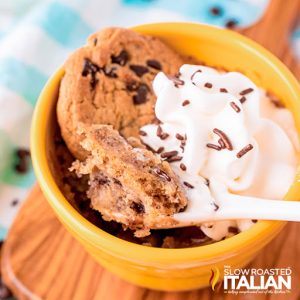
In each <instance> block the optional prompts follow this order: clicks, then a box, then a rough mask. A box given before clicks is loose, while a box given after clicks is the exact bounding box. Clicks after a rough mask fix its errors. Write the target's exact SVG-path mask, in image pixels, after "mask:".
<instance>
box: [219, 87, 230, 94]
mask: <svg viewBox="0 0 300 300" xmlns="http://www.w3.org/2000/svg"><path fill="white" fill-rule="evenodd" d="M220 93H228V91H227V90H226V89H225V88H220Z"/></svg>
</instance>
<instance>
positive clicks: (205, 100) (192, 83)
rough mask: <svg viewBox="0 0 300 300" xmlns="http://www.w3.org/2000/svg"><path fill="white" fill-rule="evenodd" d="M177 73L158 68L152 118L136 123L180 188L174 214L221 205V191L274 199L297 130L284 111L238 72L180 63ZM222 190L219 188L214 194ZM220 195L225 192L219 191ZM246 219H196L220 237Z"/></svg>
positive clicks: (290, 166) (290, 161)
mask: <svg viewBox="0 0 300 300" xmlns="http://www.w3.org/2000/svg"><path fill="white" fill-rule="evenodd" d="M179 74H180V75H179V76H178V77H176V78H169V77H167V76H166V75H165V74H164V73H162V72H161V73H159V74H158V75H157V76H156V78H155V80H154V82H153V89H154V92H155V94H156V96H157V102H156V105H155V114H156V117H157V119H158V120H159V121H160V124H148V125H145V126H143V127H142V128H141V139H142V141H143V143H145V144H146V145H148V146H149V147H151V148H152V149H153V150H154V151H155V152H156V155H157V156H158V157H160V158H162V159H166V160H167V161H169V162H170V165H171V167H172V169H173V170H174V172H175V173H176V174H177V175H178V177H179V178H180V181H181V182H182V186H183V188H184V189H185V192H186V195H187V198H188V200H189V201H188V206H187V208H186V210H185V211H184V212H182V213H178V214H176V215H175V216H174V217H175V219H178V220H179V221H181V222H185V221H188V222H192V221H193V220H197V217H198V216H199V214H203V215H207V216H211V217H212V219H213V215H214V214H215V213H216V211H218V210H222V205H223V203H225V202H226V199H224V191H225V190H226V192H227V193H232V194H236V195H240V196H241V198H240V199H241V201H240V203H239V205H243V203H242V196H246V195H247V196H254V197H260V198H266V199H282V198H283V197H284V195H285V194H286V192H287V191H288V188H289V187H290V185H291V184H292V182H293V180H294V176H295V173H296V166H297V151H298V138H297V134H296V129H295V125H294V121H293V117H292V114H291V113H290V112H289V111H288V110H287V109H285V108H282V107H278V106H279V105H278V103H277V102H276V100H274V99H273V98H270V97H268V96H267V95H266V92H265V91H264V90H262V89H260V88H258V87H257V86H256V85H255V84H254V83H253V82H252V81H251V80H250V79H249V78H247V77H246V76H244V75H243V74H241V73H238V72H228V73H221V72H219V71H217V70H216V69H213V68H209V67H206V66H196V65H183V66H182V67H181V68H180V73H179ZM220 195H223V196H220ZM225 198H226V197H225ZM253 222H254V221H252V220H225V221H216V222H210V223H204V224H202V225H201V229H202V231H203V232H204V233H205V234H206V235H207V236H209V237H211V238H212V239H214V240H220V239H222V238H224V237H226V236H229V235H231V234H233V233H236V232H235V231H236V229H237V230H238V231H243V230H246V229H248V228H249V227H250V226H251V225H252V224H253Z"/></svg>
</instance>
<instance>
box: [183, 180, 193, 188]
mask: <svg viewBox="0 0 300 300" xmlns="http://www.w3.org/2000/svg"><path fill="white" fill-rule="evenodd" d="M183 184H184V185H185V186H187V187H188V188H190V189H193V188H194V186H193V185H191V184H190V183H188V182H186V181H184V182H183Z"/></svg>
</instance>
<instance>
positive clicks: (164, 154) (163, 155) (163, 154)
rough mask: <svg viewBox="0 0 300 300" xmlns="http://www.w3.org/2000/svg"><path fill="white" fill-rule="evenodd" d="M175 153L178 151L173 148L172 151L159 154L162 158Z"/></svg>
mask: <svg viewBox="0 0 300 300" xmlns="http://www.w3.org/2000/svg"><path fill="white" fill-rule="evenodd" d="M177 154H178V151H176V150H174V151H168V152H163V153H162V154H161V155H160V156H161V157H162V158H169V157H172V156H175V155H177Z"/></svg>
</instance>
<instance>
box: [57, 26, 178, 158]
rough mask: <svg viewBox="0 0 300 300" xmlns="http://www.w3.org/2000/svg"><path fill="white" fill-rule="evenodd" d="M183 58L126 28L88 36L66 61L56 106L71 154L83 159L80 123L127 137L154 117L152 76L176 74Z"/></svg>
mask: <svg viewBox="0 0 300 300" xmlns="http://www.w3.org/2000/svg"><path fill="white" fill-rule="evenodd" d="M183 63H184V62H183V58H182V57H181V56H180V55H179V54H177V53H175V52H174V51H173V50H172V49H170V48H169V47H168V46H167V45H165V44H164V43H163V42H161V41H160V40H158V39H157V38H154V37H151V36H145V35H141V34H138V33H136V32H134V31H131V30H129V29H123V28H107V29H104V30H102V31H100V32H98V33H95V34H93V35H92V36H90V37H89V39H88V42H87V45H86V46H84V47H82V48H80V49H78V50H77V51H75V52H74V53H73V54H72V55H71V56H70V57H69V59H68V60H67V62H66V63H65V66H64V68H65V75H64V77H63V79H62V82H61V85H60V91H59V99H58V104H57V117H58V122H59V125H60V128H61V133H62V136H63V138H64V140H65V142H66V144H67V146H68V148H69V149H70V151H71V152H72V154H73V155H74V156H75V157H76V158H78V159H81V160H83V159H84V158H85V157H87V152H86V150H84V149H83V148H82V147H81V145H80V142H81V141H82V139H83V136H82V134H78V126H79V125H80V124H110V125H112V126H113V127H114V129H116V130H118V131H119V132H120V134H121V135H123V136H125V137H130V136H133V137H134V136H135V137H138V131H139V128H140V127H142V126H143V125H145V124H148V123H151V121H152V120H153V118H154V113H153V105H154V103H155V95H154V94H153V90H152V86H151V85H152V80H153V79H154V77H155V75H156V74H157V72H159V71H163V72H165V73H166V74H170V75H174V74H175V73H176V72H177V71H178V69H179V67H180V66H181V65H182V64H183Z"/></svg>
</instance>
